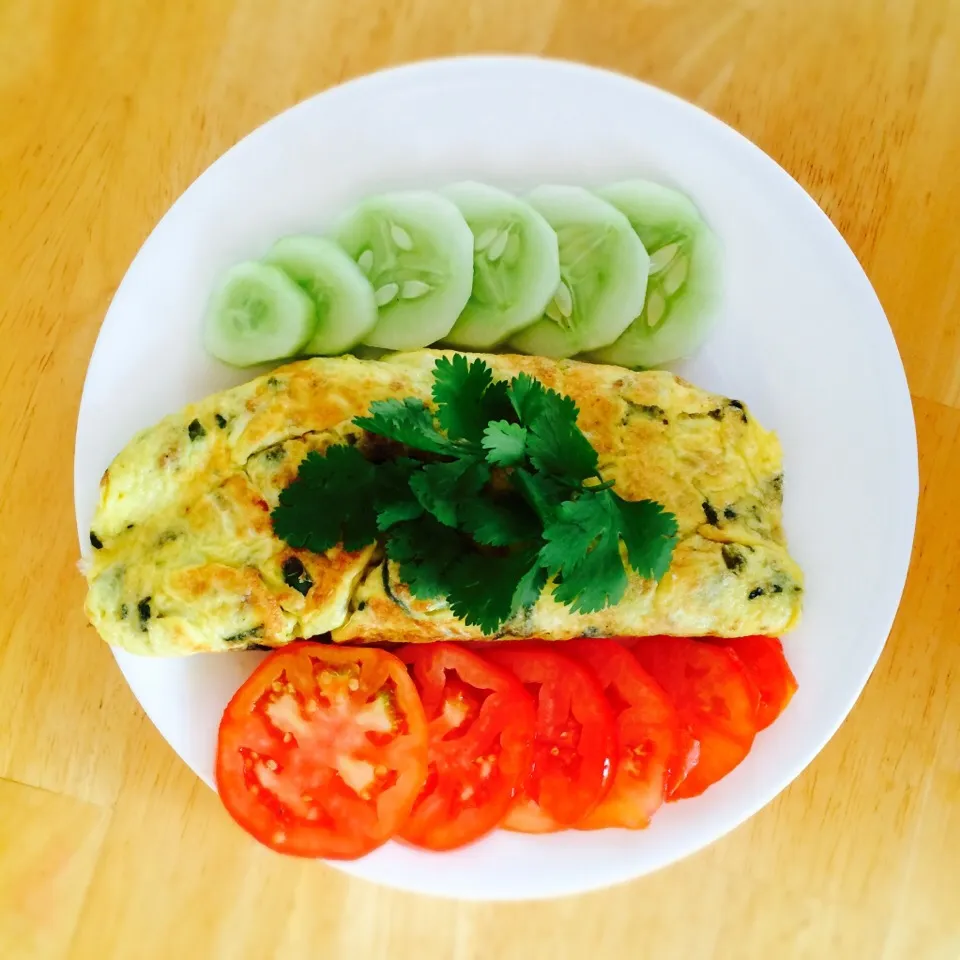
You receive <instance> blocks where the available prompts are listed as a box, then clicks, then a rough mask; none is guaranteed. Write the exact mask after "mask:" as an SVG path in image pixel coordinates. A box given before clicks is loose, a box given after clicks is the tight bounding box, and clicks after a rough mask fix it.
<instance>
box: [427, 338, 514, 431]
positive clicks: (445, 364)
mask: <svg viewBox="0 0 960 960" xmlns="http://www.w3.org/2000/svg"><path fill="white" fill-rule="evenodd" d="M433 377H434V380H433V401H434V403H436V405H437V420H438V421H439V422H440V426H441V427H443V429H444V430H446V432H447V435H448V436H449V437H450V439H451V440H462V441H466V442H467V443H471V444H478V443H480V440H481V438H482V437H483V432H484V430H485V429H486V426H487V424H488V423H489V422H490V421H491V420H497V419H504V418H507V417H510V418H511V419H512V410H511V406H510V402H509V400H508V398H507V385H506V383H504V382H502V381H498V382H496V383H494V380H493V371H492V370H491V369H490V367H488V366H487V365H486V364H485V363H484V362H483V361H482V360H479V359H477V360H474V361H473V362H472V363H469V362H468V360H467V358H466V357H465V356H464V355H463V354H462V353H457V354H454V355H453V357H441V358H440V359H439V360H437V362H436V365H435V367H434V372H433Z"/></svg>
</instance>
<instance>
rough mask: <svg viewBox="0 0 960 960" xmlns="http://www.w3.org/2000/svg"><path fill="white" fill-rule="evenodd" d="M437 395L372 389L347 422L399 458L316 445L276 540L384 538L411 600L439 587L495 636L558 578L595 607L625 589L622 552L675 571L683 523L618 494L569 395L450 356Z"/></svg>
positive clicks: (282, 508)
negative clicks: (360, 413)
mask: <svg viewBox="0 0 960 960" xmlns="http://www.w3.org/2000/svg"><path fill="white" fill-rule="evenodd" d="M432 398H433V404H434V407H433V408H431V407H428V406H427V404H426V403H424V402H423V401H422V400H419V399H416V398H413V397H408V398H406V399H402V400H399V399H391V400H378V401H375V402H373V403H372V404H371V405H370V411H369V414H368V416H365V417H357V418H356V419H355V420H354V424H356V425H357V426H358V427H361V428H362V429H363V430H365V431H367V432H368V433H371V434H375V435H377V436H380V437H383V438H385V439H387V440H390V441H393V442H394V443H395V444H396V445H397V456H395V457H394V458H393V459H388V460H385V461H383V462H380V463H373V462H371V461H369V460H367V459H366V458H365V457H364V455H363V453H362V452H361V450H360V449H358V448H357V447H356V446H346V445H335V446H331V447H328V448H327V449H326V450H325V451H324V452H323V453H316V452H314V453H310V454H308V455H307V457H306V458H305V459H304V461H303V462H302V463H301V465H300V469H299V473H298V475H297V478H296V479H295V480H294V481H293V483H291V484H290V486H288V487H287V488H286V489H285V490H283V492H282V493H281V495H280V502H279V504H278V506H277V507H276V508H275V509H274V511H273V525H274V530H275V531H276V534H277V536H278V537H280V538H281V539H283V540H285V541H286V542H287V543H288V544H290V546H292V547H297V548H305V549H308V550H312V551H314V552H317V553H322V552H324V551H326V550H329V549H330V548H332V547H334V546H336V545H337V544H342V545H343V547H344V548H345V549H347V550H358V549H361V548H362V547H365V546H369V545H370V544H372V543H374V542H376V541H377V540H380V541H381V542H382V543H383V545H384V549H385V551H386V556H387V558H388V559H389V560H391V561H393V562H394V563H396V564H397V567H398V573H399V577H400V579H401V580H402V581H403V582H404V583H405V584H406V585H407V587H408V589H409V590H410V592H411V594H413V596H415V597H418V598H421V599H434V598H437V597H443V598H445V599H446V601H447V603H448V604H449V606H450V609H451V611H452V612H453V613H454V615H455V616H457V617H460V618H461V619H463V620H464V621H465V622H466V623H468V624H471V625H474V626H478V627H479V628H480V629H481V630H482V631H483V632H484V633H486V634H492V633H495V632H496V631H497V630H499V629H500V628H501V627H502V626H503V624H504V623H506V622H507V621H508V620H510V619H511V618H512V617H514V616H515V615H516V614H517V613H518V612H520V611H521V610H523V609H525V608H528V607H530V606H532V605H533V604H534V603H536V601H537V598H538V597H539V596H540V594H541V592H542V590H543V589H544V587H545V586H546V584H547V583H548V581H549V580H550V579H551V578H552V579H553V581H554V588H553V596H554V599H556V600H557V601H559V602H560V603H563V604H566V605H567V606H569V607H570V608H571V609H572V610H574V611H576V612H580V613H590V612H593V611H597V610H602V609H603V608H604V607H606V606H609V605H611V604H616V603H618V602H619V601H620V600H621V599H622V597H623V594H624V591H625V590H626V587H627V582H628V577H627V570H626V567H625V563H626V565H627V566H629V567H630V568H632V569H633V570H634V571H635V572H636V573H637V574H638V575H639V576H641V577H645V578H648V579H655V580H659V579H660V578H661V577H662V576H663V575H664V574H665V573H666V571H667V569H668V567H669V565H670V560H671V557H672V555H673V549H674V547H675V545H676V542H677V521H676V518H675V517H674V516H673V514H671V513H668V512H667V511H666V510H665V509H664V508H663V507H662V506H661V505H660V504H659V503H657V502H655V501H653V500H633V501H632V500H624V499H622V498H621V497H620V496H618V495H617V493H616V491H615V489H614V487H615V483H614V481H613V480H605V479H604V477H603V476H602V475H601V473H600V469H599V457H598V455H597V451H596V450H595V449H594V448H593V446H592V445H591V443H590V441H589V440H588V439H587V437H586V436H585V435H584V433H583V431H582V430H581V429H580V427H579V426H578V424H577V418H578V416H579V410H578V409H577V405H576V403H575V402H574V401H573V400H572V399H571V398H570V397H567V396H564V395H563V394H560V393H557V392H556V391H555V390H552V389H550V388H549V387H547V386H545V385H544V384H543V383H541V382H540V381H539V380H536V379H534V378H533V377H531V376H529V375H527V374H525V373H522V374H520V375H519V376H516V377H514V378H513V379H512V380H511V381H509V382H507V381H505V380H495V379H494V376H493V371H492V370H491V369H490V367H488V366H487V365H486V364H485V363H484V362H483V361H482V360H479V359H475V360H473V361H472V362H470V361H469V360H468V359H467V358H466V357H465V356H463V355H462V354H456V355H454V356H453V357H450V358H446V357H443V358H441V359H439V360H437V363H436V366H435V368H434V383H433V391H432ZM624 557H625V558H626V560H624Z"/></svg>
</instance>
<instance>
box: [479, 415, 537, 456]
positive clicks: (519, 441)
mask: <svg viewBox="0 0 960 960" xmlns="http://www.w3.org/2000/svg"><path fill="white" fill-rule="evenodd" d="M481 443H482V444H483V448H484V450H486V451H487V462H488V463H492V464H494V465H495V466H498V467H512V466H515V465H516V464H518V463H521V462H522V461H523V458H524V454H525V450H526V445H527V431H526V429H525V428H524V427H521V426H520V424H519V423H508V422H507V421H506V420H494V421H492V422H491V423H488V424H487V428H486V429H485V430H484V431H483V440H482V441H481Z"/></svg>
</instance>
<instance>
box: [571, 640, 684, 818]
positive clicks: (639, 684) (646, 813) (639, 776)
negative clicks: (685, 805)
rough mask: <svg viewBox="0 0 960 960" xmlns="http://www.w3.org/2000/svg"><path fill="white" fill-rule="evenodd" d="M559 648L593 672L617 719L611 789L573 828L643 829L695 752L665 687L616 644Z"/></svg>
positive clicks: (588, 643) (583, 642) (590, 643)
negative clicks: (614, 765) (615, 749)
mask: <svg viewBox="0 0 960 960" xmlns="http://www.w3.org/2000/svg"><path fill="white" fill-rule="evenodd" d="M558 646H559V650H560V652H561V653H564V654H566V655H567V656H570V657H573V659H574V660H577V661H578V662H580V663H582V664H584V665H585V666H586V667H588V668H589V669H590V670H591V671H592V672H593V674H594V676H595V677H596V678H597V679H598V680H599V681H600V686H601V687H602V688H603V692H604V694H605V696H606V698H607V701H608V703H609V704H610V706H611V707H612V708H613V712H614V714H615V716H616V728H617V745H618V749H619V753H618V756H617V764H616V769H615V772H614V776H613V784H612V785H611V787H610V790H609V792H608V793H607V795H606V796H605V797H604V798H603V800H601V801H600V804H599V806H597V807H595V808H594V810H593V811H592V812H591V813H589V814H587V816H586V817H585V818H584V819H583V820H581V821H580V822H579V823H578V824H577V827H578V828H579V829H582V830H594V829H598V828H600V827H630V828H633V829H639V828H641V827H645V826H647V825H648V824H649V823H650V818H651V817H652V816H653V815H654V813H656V811H657V810H658V809H659V808H660V805H661V804H662V803H663V801H664V799H665V798H666V797H667V795H668V793H669V792H672V791H673V790H674V789H675V788H676V785H677V784H679V783H680V781H681V780H683V778H684V777H685V776H686V775H687V773H688V772H689V771H690V770H691V769H692V767H693V766H694V764H695V763H696V758H697V756H698V754H699V746H698V744H697V742H696V741H695V740H694V739H693V737H692V735H691V734H690V732H689V731H688V730H687V728H686V726H685V725H683V724H682V723H681V722H680V718H679V716H678V715H677V711H676V710H675V709H674V706H673V703H672V702H671V700H670V698H669V697H668V696H667V694H666V693H665V692H664V689H663V687H661V686H660V684H658V683H657V682H656V680H654V679H653V678H652V677H651V676H650V674H649V673H647V671H646V670H644V669H643V667H641V666H640V664H639V662H638V661H637V659H636V657H634V656H633V654H631V653H630V652H629V651H628V650H626V649H625V648H624V647H622V646H621V645H620V644H618V643H616V642H614V641H613V640H593V639H586V638H583V639H579V640H569V641H567V642H566V643H561V644H559V645H558Z"/></svg>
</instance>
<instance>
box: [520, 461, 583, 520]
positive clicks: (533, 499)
mask: <svg viewBox="0 0 960 960" xmlns="http://www.w3.org/2000/svg"><path fill="white" fill-rule="evenodd" d="M510 479H511V480H512V481H513V483H514V484H515V485H516V487H517V489H518V490H519V491H520V493H521V494H523V498H524V500H526V501H527V503H529V504H530V506H531V507H533V509H534V511H535V512H536V514H537V516H538V517H539V518H540V519H541V520H542V521H543V522H544V523H547V522H548V521H549V520H551V519H552V518H553V515H554V512H555V511H556V508H557V506H559V504H560V503H561V502H562V501H563V500H564V498H565V497H568V496H569V495H570V491H569V490H568V489H565V488H564V487H562V486H561V485H560V484H559V483H557V482H556V481H555V480H552V479H551V478H550V477H547V476H544V475H543V474H542V473H531V472H530V471H529V470H525V469H523V468H521V467H518V468H517V469H515V470H514V471H513V473H511V474H510Z"/></svg>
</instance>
